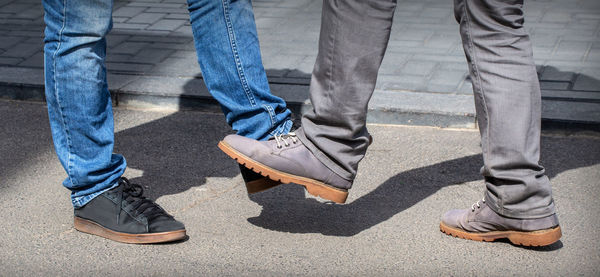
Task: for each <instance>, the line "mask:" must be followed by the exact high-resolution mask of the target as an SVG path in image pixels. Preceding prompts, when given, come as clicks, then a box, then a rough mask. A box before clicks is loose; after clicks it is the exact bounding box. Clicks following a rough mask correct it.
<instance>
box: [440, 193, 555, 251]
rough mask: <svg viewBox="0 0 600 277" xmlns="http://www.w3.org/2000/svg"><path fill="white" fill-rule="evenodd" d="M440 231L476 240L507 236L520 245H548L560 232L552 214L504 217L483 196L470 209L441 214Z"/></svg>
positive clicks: (553, 241) (489, 239)
mask: <svg viewBox="0 0 600 277" xmlns="http://www.w3.org/2000/svg"><path fill="white" fill-rule="evenodd" d="M440 230H441V231H442V232H444V233H446V234H448V235H451V236H455V237H459V238H463V239H470V240H477V241H494V240H496V239H501V238H507V239H508V240H510V242H511V243H513V244H516V245H523V246H544V245H550V244H553V243H555V242H556V241H558V240H559V239H560V237H561V235H562V233H561V231H560V226H558V217H557V216H556V214H553V215H550V216H547V217H543V218H536V219H516V218H509V217H504V216H502V215H499V214H497V213H496V212H494V211H493V210H492V209H491V208H490V207H489V206H488V205H487V204H486V203H485V199H483V200H482V202H479V201H477V203H475V204H473V206H471V209H465V210H451V211H449V212H447V213H446V214H444V215H443V216H442V222H441V223H440Z"/></svg>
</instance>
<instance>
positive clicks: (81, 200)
mask: <svg viewBox="0 0 600 277" xmlns="http://www.w3.org/2000/svg"><path fill="white" fill-rule="evenodd" d="M118 185H119V179H117V181H116V182H115V183H114V184H113V185H112V186H110V187H108V188H106V189H104V190H101V191H97V192H94V193H92V194H90V195H85V196H79V197H74V198H71V202H72V203H73V208H75V209H77V208H81V207H83V206H85V204H87V203H89V202H90V201H92V200H93V199H94V198H96V197H98V195H100V194H103V193H104V192H106V191H109V190H111V189H114V188H115V187H117V186H118Z"/></svg>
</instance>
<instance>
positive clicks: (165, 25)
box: [148, 19, 186, 31]
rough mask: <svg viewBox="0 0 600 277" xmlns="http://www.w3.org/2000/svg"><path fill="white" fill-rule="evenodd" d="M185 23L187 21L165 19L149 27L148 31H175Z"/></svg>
mask: <svg viewBox="0 0 600 277" xmlns="http://www.w3.org/2000/svg"><path fill="white" fill-rule="evenodd" d="M185 23H186V21H185V20H177V19H163V20H160V21H158V22H156V23H154V24H153V25H152V26H150V27H148V30H162V31H174V30H176V29H177V28H179V27H181V25H183V24H185Z"/></svg>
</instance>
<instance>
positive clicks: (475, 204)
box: [471, 197, 485, 212]
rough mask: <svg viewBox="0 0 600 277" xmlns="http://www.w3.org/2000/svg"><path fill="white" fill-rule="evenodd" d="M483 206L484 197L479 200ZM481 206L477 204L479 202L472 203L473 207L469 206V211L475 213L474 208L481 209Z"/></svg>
mask: <svg viewBox="0 0 600 277" xmlns="http://www.w3.org/2000/svg"><path fill="white" fill-rule="evenodd" d="M482 204H485V197H484V198H483V199H481V205H482ZM481 205H480V204H479V201H477V202H475V203H473V205H471V211H472V212H474V211H475V206H477V208H478V209H479V208H481Z"/></svg>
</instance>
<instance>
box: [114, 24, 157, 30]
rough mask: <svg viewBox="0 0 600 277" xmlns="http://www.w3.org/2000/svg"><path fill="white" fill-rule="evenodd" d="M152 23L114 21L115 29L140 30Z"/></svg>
mask: <svg viewBox="0 0 600 277" xmlns="http://www.w3.org/2000/svg"><path fill="white" fill-rule="evenodd" d="M148 26H150V24H139V23H114V24H113V28H115V29H131V30H140V29H142V30H143V29H146V28H147V27H148Z"/></svg>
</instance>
